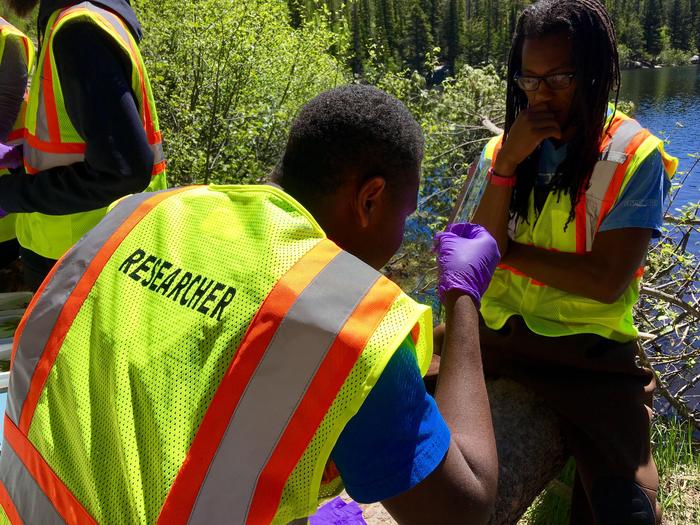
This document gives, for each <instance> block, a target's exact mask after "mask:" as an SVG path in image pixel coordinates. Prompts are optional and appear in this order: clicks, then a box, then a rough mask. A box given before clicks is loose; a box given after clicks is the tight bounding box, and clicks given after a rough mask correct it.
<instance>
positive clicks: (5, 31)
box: [0, 17, 34, 242]
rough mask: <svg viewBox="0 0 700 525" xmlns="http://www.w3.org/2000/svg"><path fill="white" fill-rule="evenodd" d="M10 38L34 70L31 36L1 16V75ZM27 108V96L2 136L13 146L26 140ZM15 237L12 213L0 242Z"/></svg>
mask: <svg viewBox="0 0 700 525" xmlns="http://www.w3.org/2000/svg"><path fill="white" fill-rule="evenodd" d="M10 39H16V40H18V41H19V42H20V45H21V46H22V48H23V50H24V62H25V64H26V65H27V71H31V70H32V65H33V62H34V44H32V42H31V40H29V37H28V36H27V35H25V34H24V33H22V32H21V31H20V30H19V29H17V28H16V27H14V26H13V25H12V24H10V23H9V22H7V21H6V20H5V19H3V18H2V17H0V77H1V76H3V75H4V74H9V72H8V73H5V72H4V69H5V67H9V64H8V63H7V62H6V60H7V57H6V55H5V46H6V44H7V42H8V40H10ZM26 110H27V98H26V96H25V99H24V101H23V102H22V106H21V108H20V112H19V115H17V119H16V120H15V125H14V126H13V128H12V131H10V134H9V135H8V136H7V138H5V137H0V141H4V142H5V144H9V145H12V146H17V145H19V144H22V142H23V140H24V115H25V112H26ZM7 173H8V171H7V170H6V169H3V168H0V176H2V175H5V174H7ZM14 238H15V215H14V214H10V215H8V216H6V217H3V218H2V219H0V242H4V241H8V240H10V239H14Z"/></svg>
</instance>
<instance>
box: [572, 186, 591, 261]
mask: <svg viewBox="0 0 700 525" xmlns="http://www.w3.org/2000/svg"><path fill="white" fill-rule="evenodd" d="M574 217H575V219H574V220H575V221H576V253H586V237H587V232H586V226H587V224H588V220H587V217H586V193H585V192H581V195H580V197H579V199H578V203H577V204H576V212H575V214H574Z"/></svg>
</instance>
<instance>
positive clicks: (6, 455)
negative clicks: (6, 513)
mask: <svg viewBox="0 0 700 525" xmlns="http://www.w3.org/2000/svg"><path fill="white" fill-rule="evenodd" d="M0 479H1V480H2V483H3V485H5V489H7V493H8V494H9V496H10V499H11V500H12V503H13V504H14V506H15V508H16V509H17V514H19V517H20V518H21V519H22V523H24V524H25V525H32V524H41V525H54V524H56V525H60V524H64V523H65V522H64V521H63V519H62V518H61V516H60V515H59V514H58V512H56V509H55V508H54V506H53V505H52V504H51V502H50V501H49V498H47V497H46V494H44V492H43V491H42V490H41V488H39V485H38V484H37V482H36V481H34V478H33V477H32V475H31V474H30V473H29V471H28V470H27V468H26V467H25V466H24V464H23V463H22V461H21V460H20V459H19V458H18V457H17V454H15V451H14V450H12V447H11V446H10V444H9V443H8V442H7V440H5V442H4V443H3V445H2V455H1V456H0Z"/></svg>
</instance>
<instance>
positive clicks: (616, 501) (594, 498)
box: [590, 477, 661, 525]
mask: <svg viewBox="0 0 700 525" xmlns="http://www.w3.org/2000/svg"><path fill="white" fill-rule="evenodd" d="M590 498H591V506H592V507H593V514H594V515H595V521H596V523H599V524H600V525H655V524H656V523H658V522H659V521H660V518H661V516H660V512H658V505H657V503H656V498H655V496H653V495H652V496H651V497H650V494H648V493H647V492H646V491H644V489H642V488H641V487H640V486H639V485H637V484H636V483H635V482H634V481H632V480H629V479H623V478H617V477H605V478H600V479H598V480H596V481H595V482H594V483H593V487H592V490H591V494H590ZM652 498H653V500H652Z"/></svg>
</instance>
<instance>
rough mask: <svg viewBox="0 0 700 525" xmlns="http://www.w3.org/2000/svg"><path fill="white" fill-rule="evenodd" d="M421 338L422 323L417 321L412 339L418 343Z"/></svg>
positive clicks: (412, 331)
mask: <svg viewBox="0 0 700 525" xmlns="http://www.w3.org/2000/svg"><path fill="white" fill-rule="evenodd" d="M419 338H420V323H416V324H415V326H414V327H413V328H412V329H411V340H412V341H413V344H414V345H417V344H418V339H419Z"/></svg>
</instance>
